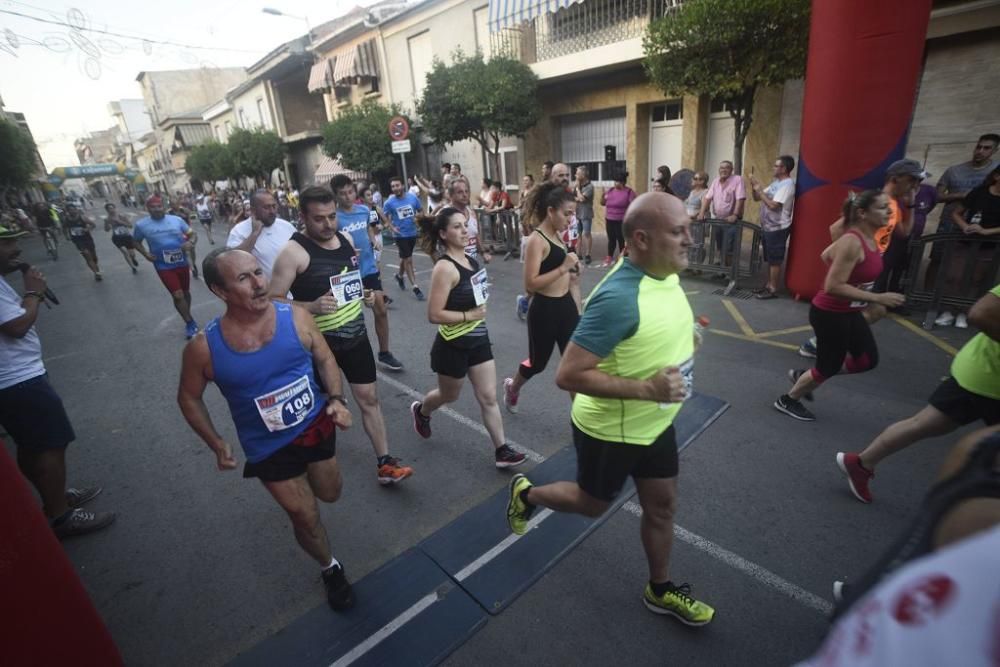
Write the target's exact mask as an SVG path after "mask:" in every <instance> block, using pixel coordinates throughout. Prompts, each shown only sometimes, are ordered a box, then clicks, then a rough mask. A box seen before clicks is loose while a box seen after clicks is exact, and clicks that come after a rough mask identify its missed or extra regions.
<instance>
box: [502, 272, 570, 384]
mask: <svg viewBox="0 0 1000 667" xmlns="http://www.w3.org/2000/svg"><path fill="white" fill-rule="evenodd" d="M579 319H580V313H579V312H578V311H577V309H576V301H574V300H573V295H572V294H570V293H569V292H567V293H566V294H564V295H563V296H559V297H554V296H545V295H544V294H536V295H535V296H533V297H532V298H531V306H529V307H528V359H527V360H526V361H523V362H521V365H520V366H519V367H518V369H517V372H518V373H519V374H520V376H521V377H522V378H524V379H525V380H530V379H531V378H532V377H534V376H535V375H538V374H539V373H541V372H542V371H544V370H545V366H546V364H548V363H549V357H551V356H552V347H553V346H554V345H558V346H559V354H562V353H563V351H564V350H565V349H566V345H568V344H569V339H570V336H572V335H573V330H574V329H576V323H577V322H578V321H579Z"/></svg>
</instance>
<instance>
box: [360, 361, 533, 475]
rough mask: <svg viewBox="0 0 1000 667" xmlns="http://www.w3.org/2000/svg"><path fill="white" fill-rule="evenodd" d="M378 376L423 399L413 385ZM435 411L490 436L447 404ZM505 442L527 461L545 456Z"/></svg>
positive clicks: (408, 393)
mask: <svg viewBox="0 0 1000 667" xmlns="http://www.w3.org/2000/svg"><path fill="white" fill-rule="evenodd" d="M378 377H379V379H380V380H382V381H383V382H385V383H386V384H388V385H390V386H392V387H395V388H396V389H398V390H400V391H401V392H403V393H404V394H406V395H408V396H412V397H413V398H414V399H415V400H417V401H420V400H423V398H424V395H423V394H422V393H421V392H419V391H417V390H416V389H414V388H413V387H410V386H409V385H405V384H403V383H402V382H400V381H399V380H397V379H396V378H394V377H391V376H389V375H388V374H386V373H383V372H381V371H379V373H378ZM437 412H440V413H443V414H446V415H448V416H449V417H451V418H452V419H454V420H455V421H457V422H458V423H459V424H461V425H463V426H467V427H469V428H470V429H472V430H473V431H475V432H476V433H480V434H482V435H485V436H486V437H487V438H489V437H490V432H489V431H487V430H486V427H485V426H483V425H482V424H480V423H479V422H477V421H474V420H472V419H469V418H468V417H466V416H465V415H463V414H461V413H459V412H456V411H455V410H452V409H451V408H449V407H447V406H446V407H443V408H438V410H437ZM507 444H508V445H510V446H511V448H512V449H514V450H515V451H518V452H521V453H522V454H524V456H525V457H526V458H527V459H528V460H529V461H531V462H533V463H541V462H542V461H544V460H545V457H544V456H542V455H541V454H539V453H538V452H536V451H534V450H532V449H529V448H528V447H525V446H524V445H522V444H519V443H517V442H514V441H513V440H508V441H507Z"/></svg>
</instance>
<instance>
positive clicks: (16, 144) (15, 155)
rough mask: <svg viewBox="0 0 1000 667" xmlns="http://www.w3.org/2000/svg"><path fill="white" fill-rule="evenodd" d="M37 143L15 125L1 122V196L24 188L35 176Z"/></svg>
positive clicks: (4, 121)
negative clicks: (10, 190) (11, 190)
mask: <svg viewBox="0 0 1000 667" xmlns="http://www.w3.org/2000/svg"><path fill="white" fill-rule="evenodd" d="M36 152H37V149H36V148H35V142H34V141H33V140H32V139H31V137H30V136H29V135H28V133H27V132H24V131H23V130H22V129H21V128H19V127H18V126H17V125H15V124H14V123H11V122H8V121H6V120H0V156H2V157H0V195H2V196H6V194H7V190H9V189H11V188H14V189H18V188H23V187H25V186H26V185H28V183H30V182H31V179H32V178H33V177H34V176H35V172H36V171H37V170H38V163H37V162H36V161H35V154H36Z"/></svg>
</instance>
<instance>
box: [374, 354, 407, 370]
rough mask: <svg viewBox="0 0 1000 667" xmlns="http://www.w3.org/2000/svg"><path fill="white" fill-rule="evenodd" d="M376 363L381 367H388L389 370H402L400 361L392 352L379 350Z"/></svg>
mask: <svg viewBox="0 0 1000 667" xmlns="http://www.w3.org/2000/svg"><path fill="white" fill-rule="evenodd" d="M378 363H379V365H380V366H382V367H383V368H388V369H389V370H390V371H401V370H403V364H402V363H400V361H399V359H397V358H396V357H394V356H393V354H392V352H388V351H387V352H379V353H378Z"/></svg>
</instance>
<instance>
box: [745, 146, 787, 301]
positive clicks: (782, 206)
mask: <svg viewBox="0 0 1000 667" xmlns="http://www.w3.org/2000/svg"><path fill="white" fill-rule="evenodd" d="M793 169H795V159H794V158H792V156H790V155H781V156H779V157H778V158H777V159H776V160H775V161H774V180H773V181H771V184H770V185H768V186H767V187H766V188H765V187H763V186H762V185H761V183H760V182H759V181H758V180H757V179H756V178H754V177H753V176H752V175H751V176H750V184H751V186H752V187H753V200H754V201H759V202H760V226H761V227H762V228H763V230H764V259H765V260H766V261H767V284H766V285H765V286H764V287H763V288H762V289H760V290H758V291H757V293H756V295H755V296H756V297H757V298H758V299H773V298H775V297H776V296H777V295H778V294H777V292H778V282H779V281H780V279H781V264H782V262H784V261H785V246H786V245H787V244H788V233H789V232H790V231H791V229H792V210H793V209H794V207H795V182H794V181H793V180H792V176H791V174H792V170H793Z"/></svg>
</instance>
